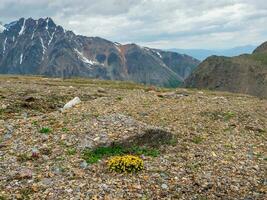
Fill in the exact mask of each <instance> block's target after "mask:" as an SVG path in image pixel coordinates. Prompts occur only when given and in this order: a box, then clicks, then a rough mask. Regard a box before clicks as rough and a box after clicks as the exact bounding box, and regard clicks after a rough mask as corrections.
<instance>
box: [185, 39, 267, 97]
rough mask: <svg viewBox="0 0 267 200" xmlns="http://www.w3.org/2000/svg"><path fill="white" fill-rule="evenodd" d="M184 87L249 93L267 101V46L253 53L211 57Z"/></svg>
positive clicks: (191, 76) (189, 78) (200, 66)
mask: <svg viewBox="0 0 267 200" xmlns="http://www.w3.org/2000/svg"><path fill="white" fill-rule="evenodd" d="M185 86H187V87H196V88H207V89H216V90H225V91H230V92H238V93H246V94H251V95H255V96H258V97H263V98H267V45H266V43H264V44H263V45H261V46H260V47H258V48H257V49H256V50H255V51H254V52H253V54H245V55H240V56H237V57H232V58H229V57H218V56H212V57H209V58H207V59H206V60H205V61H203V62H202V63H201V64H200V65H199V67H198V68H197V69H196V70H195V71H194V72H193V73H192V74H191V75H190V76H189V77H188V78H187V79H186V81H185Z"/></svg>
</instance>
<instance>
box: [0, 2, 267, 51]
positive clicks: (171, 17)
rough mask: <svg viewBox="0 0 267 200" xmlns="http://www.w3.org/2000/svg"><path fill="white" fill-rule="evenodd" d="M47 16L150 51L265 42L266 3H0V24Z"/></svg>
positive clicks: (86, 32)
mask: <svg viewBox="0 0 267 200" xmlns="http://www.w3.org/2000/svg"><path fill="white" fill-rule="evenodd" d="M47 16H49V17H51V18H52V19H53V20H54V21H55V22H56V23H57V24H59V25H62V26H63V27H64V28H65V29H69V30H72V31H73V32H75V33H76V34H82V35H86V36H100V37H103V38H106V39H109V40H111V41H117V42H121V43H132V42H134V43H138V44H140V45H143V46H150V47H155V48H205V49H207V48H229V47H234V46H240V45H247V44H252V45H257V44H260V43H262V42H263V41H267V1H266V0H75V1H74V0H0V21H2V22H4V23H8V22H11V21H13V20H16V19H18V18H20V17H32V18H35V19H37V18H40V17H47Z"/></svg>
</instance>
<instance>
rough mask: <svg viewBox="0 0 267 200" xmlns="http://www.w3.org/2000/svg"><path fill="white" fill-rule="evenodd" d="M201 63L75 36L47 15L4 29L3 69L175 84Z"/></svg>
mask: <svg viewBox="0 0 267 200" xmlns="http://www.w3.org/2000/svg"><path fill="white" fill-rule="evenodd" d="M198 64H199V62H198V61H196V60H195V59H193V58H191V57H190V59H188V58H184V57H183V56H182V55H180V54H178V53H173V52H164V51H160V50H155V49H150V48H148V47H145V48H143V47H141V46H139V45H137V44H134V43H132V44H120V43H114V42H111V41H108V40H106V39H103V38H100V37H86V36H82V35H76V34H75V33H73V32H72V31H65V29H64V28H63V27H61V26H60V25H57V24H55V22H54V21H53V20H52V19H51V18H49V17H47V18H40V19H36V20H35V19H32V18H20V19H19V20H17V21H14V22H11V23H9V24H6V25H5V30H4V31H3V32H2V33H0V73H8V74H42V75H47V76H67V77H69V76H82V77H91V78H97V77H98V78H101V79H113V80H128V81H135V82H141V83H145V84H155V85H160V86H177V85H179V84H180V83H181V82H183V80H184V78H185V77H187V76H188V75H189V73H190V72H191V71H192V70H193V69H194V68H195V67H196V66H197V65H198Z"/></svg>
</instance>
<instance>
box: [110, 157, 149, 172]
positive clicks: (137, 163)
mask: <svg viewBox="0 0 267 200" xmlns="http://www.w3.org/2000/svg"><path fill="white" fill-rule="evenodd" d="M108 167H109V169H110V170H111V171H116V172H137V171H140V170H142V169H143V168H144V162H143V160H142V159H141V158H139V157H137V156H133V155H125V156H114V157H112V158H111V159H109V160H108Z"/></svg>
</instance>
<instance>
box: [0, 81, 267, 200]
mask: <svg viewBox="0 0 267 200" xmlns="http://www.w3.org/2000/svg"><path fill="white" fill-rule="evenodd" d="M76 96H77V97H79V98H80V99H81V101H82V102H81V103H80V104H78V105H76V106H75V107H73V108H71V109H69V110H65V111H64V112H61V111H60V108H62V107H63V106H64V104H65V103H67V102H68V101H69V100H71V99H73V98H74V97H76ZM44 128H47V133H41V132H42V131H40V130H41V129H44ZM147 130H152V131H155V134H156V133H157V131H159V130H162V131H163V133H164V131H166V133H171V134H172V136H173V138H174V139H173V140H172V142H171V143H168V144H161V142H162V141H160V139H159V141H157V140H155V139H151V140H149V138H148V139H147V140H144V141H143V142H144V143H146V144H149V143H150V142H151V143H153V142H158V144H159V145H158V146H157V149H158V151H159V155H158V156H157V157H150V156H144V155H142V156H141V157H142V158H143V160H144V164H145V168H144V170H143V171H141V172H139V173H136V174H119V173H112V172H110V171H109V170H108V168H107V165H106V161H107V158H104V159H102V160H100V161H99V162H98V163H96V164H85V162H84V160H83V157H82V151H83V150H84V149H85V148H95V147H96V146H99V145H107V144H111V143H113V142H118V141H119V142H125V143H127V142H128V141H130V140H129V138H138V137H140V136H142V135H143V134H144V133H145V132H146V131H147ZM153 133H154V132H153ZM266 136H267V101H266V100H262V99H258V98H256V97H251V96H248V95H241V94H231V93H222V92H210V91H197V90H186V89H177V90H167V89H157V88H153V87H150V88H148V87H143V86H140V85H134V84H130V83H120V82H108V81H95V80H83V79H73V80H65V81H61V80H60V79H47V78H41V77H7V76H3V77H0V199H77V200H78V199H106V200H107V199H112V200H113V199H226V200H227V199H244V200H254V199H267V193H266V192H267V165H266V164H267V140H266ZM161 140H164V139H161ZM35 150H37V151H38V157H32V152H33V151H35ZM70 152H71V153H70Z"/></svg>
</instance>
